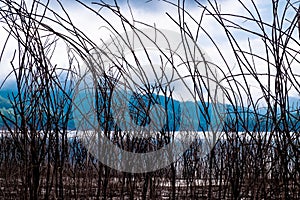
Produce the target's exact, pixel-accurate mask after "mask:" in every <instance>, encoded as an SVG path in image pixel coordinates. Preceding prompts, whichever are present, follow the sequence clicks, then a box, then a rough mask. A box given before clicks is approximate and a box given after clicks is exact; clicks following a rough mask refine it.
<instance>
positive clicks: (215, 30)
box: [0, 0, 300, 99]
mask: <svg viewBox="0 0 300 200" xmlns="http://www.w3.org/2000/svg"><path fill="white" fill-rule="evenodd" d="M251 2H252V1H243V3H244V4H245V7H243V6H242V5H241V4H239V3H237V1H235V0H226V1H220V4H219V8H220V11H221V13H227V14H237V15H243V16H250V15H249V14H248V13H247V12H246V9H249V10H250V11H251V12H252V13H255V9H254V7H253V5H252V3H251ZM254 3H255V5H257V7H258V9H259V12H260V14H261V17H262V18H263V20H264V21H267V22H269V23H270V22H271V20H272V19H271V16H272V12H271V9H272V7H271V5H270V3H269V2H268V3H266V1H260V0H256V1H254ZM158 4H159V6H155V9H151V8H142V7H141V6H140V5H139V6H135V5H133V6H132V7H131V9H132V12H133V16H134V19H135V20H137V21H141V22H143V23H147V24H150V25H154V24H155V25H156V26H157V27H158V28H164V29H169V30H177V31H179V29H178V27H177V25H176V24H175V23H174V22H173V21H172V20H171V19H170V18H169V17H168V16H167V15H166V13H169V14H170V15H171V16H174V18H175V19H176V20H177V19H178V16H177V15H178V10H177V8H176V7H173V6H170V5H168V4H166V3H163V2H157V5H158ZM65 5H66V10H67V11H68V13H69V15H70V17H71V19H72V21H73V22H74V24H76V26H77V27H78V28H79V29H80V30H82V31H83V32H84V33H85V34H86V35H87V36H88V37H89V38H90V39H91V40H93V41H94V42H95V43H97V44H101V40H104V41H105V40H107V39H108V38H109V31H107V30H106V29H105V28H103V26H107V23H106V22H105V21H104V20H103V19H101V18H100V17H99V16H97V15H96V14H95V13H92V12H90V11H88V10H87V9H86V8H84V7H83V6H81V5H79V4H77V3H70V2H68V3H66V4H65ZM206 5H207V4H206ZM120 6H121V11H122V13H123V15H124V16H126V18H127V19H128V20H129V21H130V22H133V21H132V18H131V14H130V10H129V8H128V5H126V4H120ZM51 7H52V8H53V9H55V11H56V12H59V13H60V15H61V16H62V17H64V18H65V17H66V16H65V15H64V14H63V12H62V10H60V9H59V6H58V4H53V5H51ZM92 7H93V8H95V9H97V7H98V8H99V6H97V5H93V6H92ZM208 9H210V6H208ZM202 11H203V9H202V8H200V7H196V6H195V7H193V8H189V13H190V14H191V15H192V16H193V17H195V19H196V20H199V19H200V17H201V14H202ZM99 14H100V15H101V16H103V17H104V18H105V19H106V20H108V21H109V22H110V23H111V24H113V27H114V28H116V30H117V31H119V32H122V31H123V30H122V24H121V22H120V19H119V18H118V17H116V16H115V15H114V14H113V13H112V12H111V11H109V10H107V9H102V10H101V11H99ZM206 14H207V13H206ZM292 14H293V12H291V13H288V16H291V15H292ZM255 16H256V17H257V15H256V14H255ZM52 17H53V16H52ZM181 17H182V16H181ZM226 17H227V18H228V19H231V20H233V21H235V22H237V23H239V24H241V25H242V26H244V27H247V28H251V29H252V30H256V31H258V25H257V24H255V23H253V22H250V21H249V20H242V19H237V18H232V17H229V16H226ZM185 19H186V23H187V24H188V26H189V27H190V29H191V30H192V31H196V29H197V24H196V23H194V22H193V21H192V20H191V19H190V18H189V17H188V16H187V15H186V16H185ZM49 25H50V24H49ZM135 25H137V26H141V25H139V24H138V23H137V22H135ZM201 25H202V27H204V28H205V31H207V33H208V34H209V36H210V37H212V38H213V40H214V41H215V42H216V43H217V45H218V47H219V48H220V50H221V51H222V54H223V56H224V57H225V59H226V62H228V65H229V69H228V68H226V67H223V66H225V63H224V62H223V60H222V58H221V56H220V55H219V53H218V51H217V50H216V48H215V47H214V46H213V44H212V42H211V41H210V40H209V38H208V37H207V35H205V34H204V32H203V31H200V32H201V34H200V36H199V41H198V42H199V45H200V46H201V47H202V48H203V49H204V50H205V51H206V52H207V53H208V55H209V56H210V57H211V59H212V60H213V61H214V62H215V63H218V65H220V66H222V67H223V68H222V69H223V70H224V71H225V73H226V74H228V73H229V71H230V70H233V71H232V73H234V74H238V73H239V72H240V70H239V69H238V67H234V66H236V64H237V63H236V59H235V56H234V52H233V51H232V49H231V47H230V43H229V42H228V40H227V38H226V35H225V31H224V29H223V28H222V27H221V26H220V25H219V24H218V22H217V21H216V20H215V19H214V18H213V16H209V15H204V18H203V21H202V24H201ZM51 27H53V28H55V29H57V30H59V31H62V32H63V29H62V28H59V27H58V26H56V25H53V24H51ZM231 30H233V29H231ZM268 31H271V30H270V29H269V30H268ZM232 33H233V34H234V36H235V38H236V39H237V40H238V41H237V42H238V44H239V45H240V46H241V47H242V48H243V50H247V51H248V50H249V48H248V38H249V39H250V41H251V44H252V49H253V51H254V52H255V53H257V54H258V55H262V56H265V49H264V48H263V44H262V41H261V39H260V38H258V37H255V36H253V35H251V34H246V33H245V32H243V31H238V30H234V31H232ZM0 34H1V35H3V29H1V30H0ZM3 41H4V37H1V39H0V45H1V46H2V45H3ZM15 47H16V44H15V43H13V42H12V43H10V44H9V48H8V50H7V52H6V54H5V57H4V58H3V60H2V61H1V63H0V67H1V71H2V73H1V76H0V77H3V74H5V73H7V72H8V71H9V68H7V65H8V63H9V61H10V58H11V54H12V50H10V49H14V48H15ZM293 48H298V46H297V44H293ZM66 52H67V51H66V46H65V45H64V44H63V43H59V46H58V48H57V49H56V52H55V54H54V57H53V61H54V62H55V63H56V64H59V65H61V66H63V67H65V66H64V65H67V63H66V58H67V53H66ZM247 58H248V60H251V59H250V57H249V56H247ZM255 63H256V65H257V71H258V72H260V73H264V72H266V71H267V67H266V66H265V62H263V61H261V60H259V59H255ZM272 70H274V68H272ZM293 70H294V71H295V73H300V70H299V69H298V67H296V65H293ZM0 80H1V79H0ZM238 80H239V81H240V83H241V84H242V83H243V79H242V78H241V77H240V78H238ZM266 80H267V79H262V82H263V83H264V84H266ZM249 84H250V85H251V88H253V89H252V91H253V93H255V94H256V95H254V96H255V97H259V96H260V95H261V94H260V91H259V90H258V89H257V87H258V84H257V81H255V80H254V79H253V78H249ZM293 94H296V93H295V92H294V93H293ZM245 99H246V96H245Z"/></svg>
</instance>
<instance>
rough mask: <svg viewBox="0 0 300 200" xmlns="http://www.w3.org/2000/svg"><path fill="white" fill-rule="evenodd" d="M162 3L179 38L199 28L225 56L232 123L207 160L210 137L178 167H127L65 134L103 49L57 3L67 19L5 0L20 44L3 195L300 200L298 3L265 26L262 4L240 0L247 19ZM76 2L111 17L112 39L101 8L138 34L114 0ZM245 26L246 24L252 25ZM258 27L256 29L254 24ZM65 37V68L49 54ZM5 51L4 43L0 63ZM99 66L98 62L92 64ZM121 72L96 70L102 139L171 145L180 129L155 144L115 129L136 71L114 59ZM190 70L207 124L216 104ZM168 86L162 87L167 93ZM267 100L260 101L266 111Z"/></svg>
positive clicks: (131, 146) (0, 150)
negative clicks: (121, 86) (215, 34)
mask: <svg viewBox="0 0 300 200" xmlns="http://www.w3.org/2000/svg"><path fill="white" fill-rule="evenodd" d="M163 2H164V3H168V4H170V5H172V6H174V8H176V9H178V16H171V15H169V17H170V18H171V19H172V20H173V21H174V23H176V24H177V26H178V31H179V32H180V33H181V35H182V39H183V40H184V39H185V38H186V37H189V38H190V39H192V40H194V41H198V39H199V35H201V34H202V35H203V34H204V35H206V37H207V38H209V39H211V43H212V44H213V45H215V46H214V47H215V49H216V50H217V52H218V53H219V56H220V57H221V58H222V60H223V61H222V63H217V64H216V63H214V64H215V66H216V68H217V69H218V71H219V75H221V77H222V79H220V80H219V81H220V85H221V86H222V92H223V93H224V95H225V99H226V102H227V104H226V109H225V111H226V118H225V119H224V123H223V126H222V131H221V132H222V134H221V136H220V137H219V138H217V139H218V140H217V141H216V143H215V144H214V146H213V147H212V148H211V150H210V151H209V152H206V154H205V155H203V154H202V152H203V146H204V144H203V141H201V140H200V139H199V138H195V141H194V142H193V143H192V144H191V145H190V148H189V149H188V150H187V151H186V152H184V154H183V155H182V156H181V157H180V158H179V159H178V160H177V161H176V162H174V163H172V164H170V165H169V166H167V167H165V168H164V169H160V170H157V171H154V172H147V173H136V174H134V173H125V172H119V171H116V170H113V169H111V168H109V167H107V166H105V165H103V164H102V163H101V162H100V161H98V160H97V159H96V158H95V157H94V156H93V154H90V152H89V151H88V149H87V148H86V147H85V146H84V144H83V143H82V140H81V139H80V137H77V136H75V137H68V133H69V131H70V130H69V122H70V121H71V120H72V118H73V116H72V106H73V104H72V95H73V94H74V92H76V91H75V88H76V82H73V81H74V80H77V79H78V76H80V73H81V71H80V69H81V67H82V66H81V64H82V60H83V62H84V63H90V62H91V58H95V55H94V53H95V50H98V51H100V52H102V51H101V47H99V46H97V44H96V42H95V40H96V39H95V38H88V37H87V36H86V35H85V33H84V31H83V30H80V29H78V28H77V26H76V24H74V23H73V22H72V20H71V18H70V17H69V15H68V11H67V10H65V9H64V7H63V5H62V4H61V2H60V1H58V5H60V6H61V10H62V11H64V16H65V17H64V16H62V15H58V14H57V13H56V12H55V11H54V10H51V8H50V7H49V3H50V2H49V1H48V2H47V1H45V2H44V1H35V0H34V1H33V2H32V3H31V4H30V6H29V5H26V3H25V1H23V0H21V1H6V0H1V1H0V16H1V17H0V22H1V25H2V26H3V28H4V29H5V30H6V31H7V33H8V37H7V41H10V40H13V41H15V42H16V43H17V46H16V47H15V51H14V54H13V55H12V57H11V62H10V64H11V68H12V71H11V73H10V75H9V76H10V77H13V79H14V80H15V83H16V88H17V89H16V91H14V92H13V93H12V94H11V95H9V96H8V97H7V98H9V100H10V103H11V105H12V112H13V113H11V115H7V114H4V113H2V112H0V116H1V118H2V120H3V122H4V123H5V125H6V126H5V130H3V132H2V134H1V138H0V143H1V144H0V169H1V171H0V197H1V198H5V199H16V198H20V199H89V198H90V199H94V198H95V199H112V198H121V199H128V198H129V199H136V198H142V199H161V198H163V197H168V198H171V199H202V198H203V199H242V198H244V199H280V198H282V199H299V198H300V185H299V183H300V165H299V158H300V156H299V154H300V148H299V143H300V137H299V109H298V107H297V105H294V104H293V105H292V104H291V101H290V96H291V93H292V91H293V92H294V93H295V92H296V93H297V94H299V89H298V88H299V82H298V79H299V75H298V74H297V73H296V72H295V71H294V70H295V67H294V66H297V65H298V64H299V55H298V54H299V53H298V49H297V48H298V47H299V46H300V43H299V38H298V37H297V35H296V36H295V32H296V31H297V30H298V15H297V13H298V4H296V3H293V2H291V1H286V2H284V3H283V4H279V3H278V1H272V6H273V10H271V11H270V12H272V21H271V22H266V21H264V20H263V17H262V16H261V14H262V13H260V11H259V10H258V8H257V7H256V4H255V3H254V2H253V4H252V8H253V9H250V8H248V7H246V6H245V5H244V4H243V2H242V1H239V2H238V3H239V4H240V5H242V6H244V9H245V11H246V12H248V15H245V16H239V15H235V14H227V13H222V12H221V11H220V7H219V5H218V4H217V3H216V2H213V1H209V0H208V1H207V2H206V3H205V4H202V3H201V2H202V1H201V2H200V1H195V3H196V4H197V5H198V6H199V12H202V15H201V16H200V18H194V16H192V15H191V14H190V13H189V12H188V10H185V7H184V2H180V4H178V5H177V4H173V3H172V2H168V1H163ZM77 3H79V4H81V6H82V8H83V9H87V10H88V11H89V12H93V13H94V14H95V16H96V17H97V18H96V19H94V20H97V19H98V20H103V21H106V22H107V27H108V28H109V29H110V30H111V34H112V36H118V35H119V33H118V32H117V31H116V30H115V29H114V24H111V23H110V22H109V21H107V19H106V18H105V17H104V16H103V15H101V11H102V10H103V9H105V10H107V11H110V12H111V13H114V14H115V16H117V17H118V18H119V20H120V22H121V23H122V25H123V28H124V31H132V30H135V31H139V28H137V27H136V26H135V24H136V23H139V22H135V23H132V21H131V19H130V17H127V16H124V15H123V14H122V12H121V11H120V9H119V7H118V5H117V2H115V5H110V4H106V3H103V2H97V3H95V4H94V6H93V7H90V6H89V5H87V4H86V3H83V2H80V1H78V2H77ZM99 8H101V9H99ZM282 8H283V9H282ZM291 13H292V14H291ZM49 16H51V17H49ZM208 16H209V17H213V18H214V19H215V20H216V21H217V22H218V24H219V26H220V27H222V29H223V30H224V32H225V34H226V36H227V40H228V43H229V44H230V47H231V49H230V50H231V51H232V52H233V54H234V59H235V60H234V63H236V66H235V70H234V71H233V70H232V68H233V66H231V65H230V64H229V63H231V61H230V62H229V61H228V60H226V59H227V58H226V57H225V54H224V53H226V52H225V51H223V50H222V49H221V48H220V47H219V46H218V43H215V42H214V39H213V38H211V37H210V35H209V33H208V32H206V27H203V26H202V24H201V22H202V20H203V18H205V17H208ZM291 16H292V17H291ZM187 18H189V20H191V21H193V22H194V23H195V24H196V25H197V29H196V32H194V33H191V32H190V31H191V30H192V29H190V27H188V25H187V24H186V23H185V21H184V20H185V19H187ZM239 22H240V23H239ZM245 22H247V23H245ZM249 23H250V24H251V26H249V27H250V28H248V27H247V26H246V24H249ZM49 24H51V25H52V24H53V26H50V25H49ZM54 25H55V26H54ZM254 25H255V27H257V28H255V29H252V28H251V27H253V26H254ZM145 26H146V25H145ZM147 26H148V27H152V28H153V27H154V26H150V25H147ZM193 30H194V29H193ZM236 32H238V33H240V32H244V33H246V34H248V35H251V36H255V37H256V38H259V40H260V42H261V43H260V44H262V45H261V46H259V47H257V46H253V45H252V43H251V40H249V44H248V47H247V48H245V47H244V46H243V45H242V44H239V42H238V40H237V39H236V36H235V33H236ZM200 33H201V34H200ZM123 39H124V40H125V41H126V39H128V38H123ZM97 40H98V38H97ZM58 42H63V43H64V44H65V45H66V47H68V48H66V51H68V56H67V57H66V58H65V59H66V63H68V67H65V66H58V65H57V64H56V63H55V60H53V59H52V55H53V53H54V52H55V50H56V49H57V48H60V47H58V46H57V44H58ZM60 44H61V43H60ZM6 48H7V46H6V43H5V45H4V46H3V47H2V53H1V54H0V55H1V57H0V61H1V62H2V61H3V60H4V58H3V55H4V53H5V50H6ZM256 48H260V49H264V53H265V55H261V54H257V53H256V51H255V49H256ZM226 51H229V50H228V49H226ZM3 52H4V53H3ZM145 52H147V50H146V49H145ZM186 53H189V51H188V50H187V52H186ZM132 54H133V55H135V52H134V51H133V52H132ZM1 62H0V63H1ZM94 62H97V60H92V63H94ZM257 63H259V66H258V64H257ZM118 65H119V66H118ZM0 66H1V67H3V66H2V64H0ZM114 67H115V68H114V71H113V74H109V73H101V75H102V76H101V77H96V78H97V81H98V82H97V84H96V85H95V90H96V91H97V95H96V96H95V98H96V102H98V103H99V102H100V104H96V105H97V106H98V108H97V109H98V110H97V112H98V114H99V116H100V117H104V120H101V119H99V122H101V126H102V128H103V132H104V134H105V135H106V136H107V137H108V138H110V139H113V140H114V142H115V143H116V145H118V146H119V147H120V148H123V149H126V150H127V151H139V152H146V151H149V150H150V151H151V150H155V149H159V148H160V147H161V146H163V145H166V144H168V143H169V142H170V140H172V137H174V130H170V129H164V130H163V131H161V133H160V134H158V136H157V137H156V138H155V139H156V143H153V142H151V141H152V140H149V141H145V140H141V139H136V138H134V139H132V138H130V137H128V136H127V135H126V134H124V133H123V132H122V131H121V130H120V129H119V128H118V127H116V126H113V123H112V121H113V118H112V116H111V113H110V109H111V108H110V102H111V101H112V100H111V91H112V90H113V89H114V86H115V85H114V84H115V82H116V80H117V78H118V77H120V76H124V77H130V74H126V70H125V69H124V68H122V67H121V66H120V63H118V62H116V61H115V62H114ZM115 69H117V70H115ZM262 71H263V72H262ZM110 72H111V71H110ZM189 72H190V75H191V76H194V78H195V80H196V81H195V86H194V87H195V91H198V92H195V95H196V96H197V98H196V99H199V101H200V103H201V106H203V110H202V115H203V116H205V117H206V118H205V119H206V120H207V121H206V122H207V123H209V118H210V117H209V113H208V110H209V109H208V108H209V103H207V102H206V100H205V99H207V98H206V96H205V94H204V93H203V92H201V88H203V86H202V85H201V84H204V86H205V81H203V76H201V74H197V75H195V72H194V71H189ZM249 80H251V82H249ZM252 84H255V85H257V86H258V87H256V89H255V90H258V91H259V92H260V94H262V95H261V96H253V89H252ZM0 89H1V88H0ZM161 91H162V93H163V91H164V90H163V89H162V88H161ZM143 92H144V94H148V93H152V92H153V90H152V88H151V87H148V88H147V87H146V90H145V91H143ZM165 94H167V92H165ZM168 94H169V93H168ZM245 96H246V97H247V98H248V99H247V101H245V100H244V99H245ZM170 97H172V96H171V95H170ZM144 101H145V100H144ZM101 102H102V103H101ZM103 102H104V103H103ZM145 102H146V103H145ZM145 102H144V104H146V105H148V104H147V101H145ZM262 102H263V104H264V105H265V107H264V108H261V107H259V105H260V104H262ZM138 106H141V105H140V104H138ZM144 107H145V105H144ZM146 107H148V106H146ZM132 109H133V108H132ZM144 109H145V110H142V111H141V113H142V114H138V115H145V113H146V112H147V108H144ZM148 109H149V108H148ZM173 109H174V108H173ZM142 119H145V118H142ZM174 119H175V117H174ZM142 123H143V122H142ZM144 123H145V122H144ZM112 129H114V132H112V131H111V130H112ZM204 133H205V131H203V134H204ZM69 135H70V134H69Z"/></svg>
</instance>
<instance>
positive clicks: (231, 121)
mask: <svg viewBox="0 0 300 200" xmlns="http://www.w3.org/2000/svg"><path fill="white" fill-rule="evenodd" d="M14 92H16V91H14V89H7V88H6V89H1V90H0V112H1V113H2V114H3V115H5V116H7V117H11V115H12V113H13V109H12V107H13V106H12V104H11V103H10V100H9V97H12V94H13V93H14ZM61 95H62V94H61ZM128 99H129V102H128V105H127V106H128V111H129V113H130V115H129V116H130V119H126V120H132V121H134V123H136V124H137V125H139V126H147V124H149V123H150V121H151V119H149V117H148V115H147V114H146V113H147V108H150V107H151V105H150V104H152V105H153V102H154V103H156V104H159V105H161V106H162V107H163V108H165V110H166V113H167V119H166V120H167V122H166V123H165V125H164V127H163V129H164V130H166V131H178V130H181V126H183V124H184V122H183V121H182V119H181V117H182V116H189V118H188V122H187V123H189V125H190V126H191V127H192V129H193V130H194V131H209V130H210V125H214V124H213V122H212V118H213V117H212V116H213V115H214V114H213V113H214V112H213V109H212V106H211V105H210V104H208V103H206V102H205V103H202V102H197V103H196V104H195V103H194V102H184V104H183V103H182V102H179V101H177V100H173V99H170V98H166V97H164V96H160V95H153V96H152V98H151V99H152V100H153V101H152V103H151V102H150V101H149V98H148V99H147V97H146V96H145V95H144V96H139V97H137V96H135V97H134V96H131V97H129V98H128ZM100 105H101V104H100ZM299 105H300V99H298V98H295V97H290V98H289V109H288V110H289V111H290V112H289V115H288V117H289V118H290V120H289V123H290V124H289V126H291V127H292V129H294V130H295V131H297V130H299V129H300V122H299V116H300V113H299V109H298V108H299V107H300V106H299ZM219 106H220V107H221V108H222V109H221V110H219V111H220V113H222V116H219V117H220V118H218V119H221V120H222V123H221V124H222V125H221V127H220V128H219V129H218V130H219V131H224V130H226V131H245V130H248V131H269V130H270V129H271V127H272V126H274V124H272V123H270V122H269V121H268V116H270V112H269V111H268V109H267V108H263V107H261V108H258V109H256V113H257V114H258V115H255V113H254V110H253V109H251V108H245V107H240V106H232V105H228V104H224V105H222V104H220V105H219ZM64 112H67V110H66V109H64ZM279 115H280V110H278V116H279ZM98 117H99V122H100V123H107V121H106V120H105V118H104V115H102V114H101V113H100V115H98ZM106 119H107V118H106ZM267 121H268V127H267V126H266V124H267ZM271 121H272V120H271ZM241 122H242V123H241ZM75 124H76V123H75V122H74V119H73V113H72V112H71V114H70V120H69V121H68V125H67V128H68V129H69V130H76V125H75ZM109 124H110V126H111V127H110V128H111V129H114V127H115V126H116V124H115V122H114V118H113V117H111V118H110V121H109ZM279 126H283V125H281V124H280V125H279ZM0 128H5V124H4V122H3V120H2V119H1V118H0Z"/></svg>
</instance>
